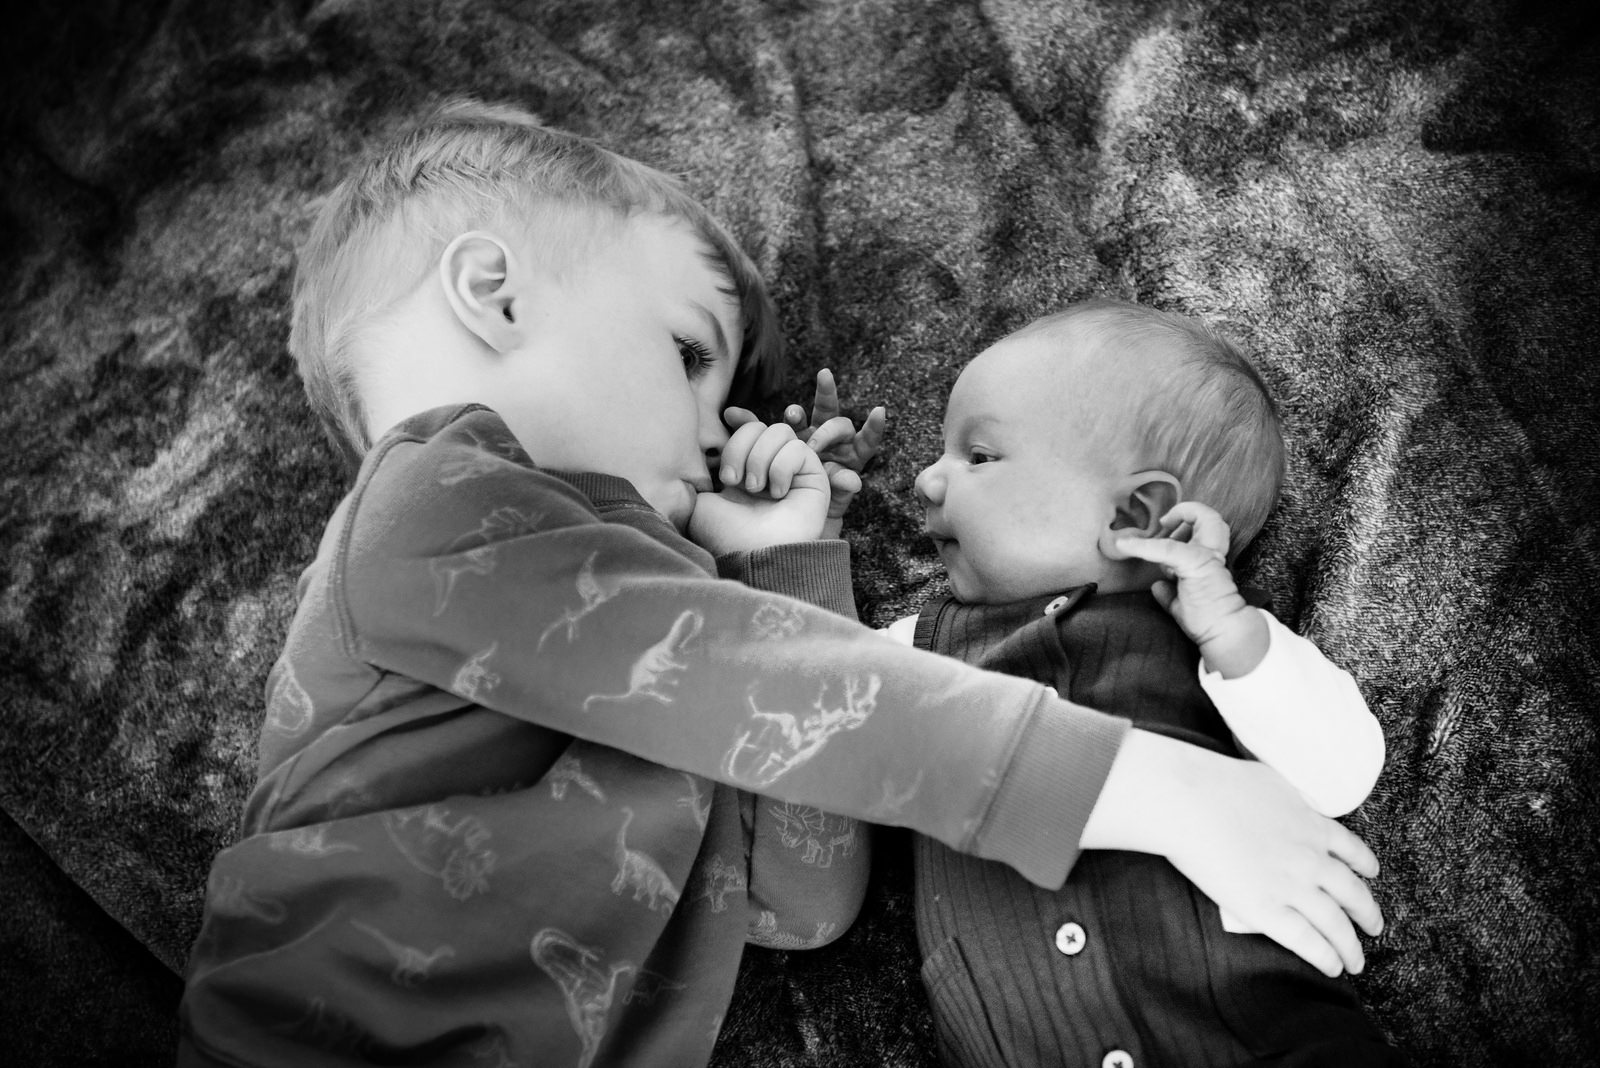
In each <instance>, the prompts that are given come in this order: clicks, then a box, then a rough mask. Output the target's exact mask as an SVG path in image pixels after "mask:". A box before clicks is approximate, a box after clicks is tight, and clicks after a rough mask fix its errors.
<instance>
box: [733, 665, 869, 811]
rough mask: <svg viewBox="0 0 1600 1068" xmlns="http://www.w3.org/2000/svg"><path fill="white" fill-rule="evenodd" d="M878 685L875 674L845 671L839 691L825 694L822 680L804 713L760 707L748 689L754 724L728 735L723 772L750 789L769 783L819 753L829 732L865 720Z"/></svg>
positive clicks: (856, 726) (855, 724)
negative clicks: (731, 736)
mask: <svg viewBox="0 0 1600 1068" xmlns="http://www.w3.org/2000/svg"><path fill="white" fill-rule="evenodd" d="M881 685H882V680H880V679H879V677H878V676H877V675H871V676H868V677H867V678H866V679H865V680H863V679H861V678H859V677H858V676H855V675H851V676H850V677H848V678H847V679H845V680H844V683H843V691H844V692H843V693H842V694H839V695H836V696H830V693H829V690H830V684H829V683H828V682H824V683H822V685H821V688H820V689H819V691H818V693H817V699H816V701H814V702H813V703H812V708H813V709H815V711H814V712H812V713H810V714H808V715H805V716H797V715H795V714H794V713H792V712H766V711H763V710H762V709H761V708H760V707H759V706H757V704H756V699H755V694H754V692H753V691H752V692H751V693H750V694H749V696H748V700H749V702H750V711H751V713H752V718H753V719H754V720H755V721H756V722H755V725H754V726H753V727H747V728H746V729H745V730H743V731H742V732H740V733H739V734H738V736H736V737H735V738H734V741H733V746H732V747H731V748H730V749H729V750H728V752H727V753H726V754H725V755H724V756H723V759H722V770H723V772H724V773H725V774H726V775H728V776H729V777H730V778H732V779H733V780H734V781H736V782H739V783H741V784H743V785H745V786H747V787H749V788H750V789H753V790H762V789H765V788H767V787H769V786H771V785H772V784H773V783H775V782H777V781H778V780H779V779H781V778H783V777H784V776H785V775H787V774H788V773H789V772H791V771H793V770H794V769H795V768H797V767H799V766H801V765H802V764H804V763H805V762H806V761H808V760H810V759H811V758H812V757H814V756H816V755H817V754H818V753H819V752H821V751H822V747H823V746H825V745H827V744H828V739H830V738H832V737H833V736H834V735H835V734H838V733H839V732H840V731H850V730H855V729H857V728H858V727H860V726H861V725H862V724H864V723H866V722H867V720H868V719H869V718H870V717H871V715H872V713H873V711H874V710H875V709H876V707H877V702H878V690H879V688H880V686H881Z"/></svg>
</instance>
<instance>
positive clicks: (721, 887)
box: [699, 853, 750, 912]
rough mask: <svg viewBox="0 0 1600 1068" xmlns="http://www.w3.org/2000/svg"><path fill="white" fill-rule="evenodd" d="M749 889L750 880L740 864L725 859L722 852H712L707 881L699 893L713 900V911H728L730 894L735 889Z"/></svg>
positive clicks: (706, 873)
mask: <svg viewBox="0 0 1600 1068" xmlns="http://www.w3.org/2000/svg"><path fill="white" fill-rule="evenodd" d="M748 889H750V882H749V880H748V879H746V878H745V874H744V871H743V870H742V869H741V868H740V867H739V866H738V865H736V864H729V863H728V862H727V861H725V860H723V859H722V854H721V853H714V854H712V857H711V863H710V864H708V865H706V870H705V881H704V883H703V884H702V885H701V887H700V894H699V896H700V897H703V898H705V899H706V900H707V901H710V902H711V911H712V912H726V911H728V895H729V894H730V893H732V892H733V891H735V890H748Z"/></svg>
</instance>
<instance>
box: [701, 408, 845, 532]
mask: <svg viewBox="0 0 1600 1068" xmlns="http://www.w3.org/2000/svg"><path fill="white" fill-rule="evenodd" d="M723 418H724V419H725V420H726V421H727V424H728V425H729V426H730V427H732V428H733V435H732V436H731V437H730V438H729V439H728V443H727V444H726V445H724V446H723V448H722V453H721V456H720V457H719V466H718V469H717V477H718V480H719V481H720V482H721V484H722V485H721V488H720V489H718V490H717V491H715V492H711V493H701V494H700V495H699V496H698V497H697V498H696V499H695V506H694V514H693V515H691V516H690V517H689V538H690V539H691V540H692V541H694V542H695V543H696V544H697V545H699V546H700V547H701V548H704V549H707V550H709V551H710V552H713V553H718V554H721V553H728V552H738V551H746V552H747V551H750V550H753V549H762V548H766V547H767V546H771V545H781V544H784V543H786V542H796V541H812V540H814V539H816V538H818V537H820V536H823V535H822V531H823V527H824V525H825V523H826V522H827V517H828V511H829V506H830V503H831V500H832V497H833V491H832V489H831V486H830V480H829V476H828V472H827V471H826V470H824V468H823V463H822V459H821V457H819V456H818V455H817V454H816V453H815V452H814V451H813V450H812V449H811V447H810V446H809V445H807V444H806V443H805V442H804V441H802V440H800V439H799V438H798V437H796V436H795V433H794V431H793V430H792V429H791V428H790V427H788V426H786V425H784V424H782V423H773V424H767V423H763V422H761V420H760V419H759V418H757V416H756V414H755V413H754V412H751V411H748V410H746V409H744V408H729V409H727V411H726V412H725V413H724V414H723ZM858 488H859V482H858Z"/></svg>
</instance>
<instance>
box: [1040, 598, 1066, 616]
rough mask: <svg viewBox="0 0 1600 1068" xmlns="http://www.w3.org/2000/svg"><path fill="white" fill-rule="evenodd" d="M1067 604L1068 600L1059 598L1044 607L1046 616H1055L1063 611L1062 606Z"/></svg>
mask: <svg viewBox="0 0 1600 1068" xmlns="http://www.w3.org/2000/svg"><path fill="white" fill-rule="evenodd" d="M1066 603H1067V599H1066V598H1065V597H1057V598H1056V599H1055V600H1053V601H1051V602H1050V603H1049V604H1047V605H1045V606H1044V614H1045V615H1047V616H1053V615H1055V614H1056V613H1057V612H1059V611H1061V608H1062V606H1063V605H1065V604H1066Z"/></svg>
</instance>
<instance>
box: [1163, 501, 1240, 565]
mask: <svg viewBox="0 0 1600 1068" xmlns="http://www.w3.org/2000/svg"><path fill="white" fill-rule="evenodd" d="M1169 522H1170V523H1174V524H1175V526H1176V527H1177V528H1179V529H1181V528H1182V526H1184V525H1185V524H1187V525H1188V527H1189V534H1188V537H1187V538H1180V537H1179V535H1178V532H1177V530H1176V529H1175V530H1174V532H1173V534H1172V535H1171V536H1172V537H1173V538H1174V539H1177V540H1180V541H1188V542H1189V543H1190V544H1191V545H1200V546H1204V547H1205V548H1207V549H1210V550H1211V551H1212V552H1215V553H1217V554H1218V555H1220V556H1227V555H1228V539H1229V537H1230V536H1231V531H1229V529H1228V523H1227V521H1226V520H1224V519H1223V518H1222V516H1221V515H1220V514H1219V513H1218V512H1217V510H1216V509H1215V508H1212V507H1209V506H1208V505H1204V504H1201V503H1200V502H1199V501H1179V502H1178V503H1177V504H1175V505H1173V506H1172V508H1171V509H1170V510H1168V512H1167V514H1166V515H1164V516H1162V517H1161V523H1162V525H1163V526H1165V525H1166V524H1167V523H1169Z"/></svg>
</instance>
